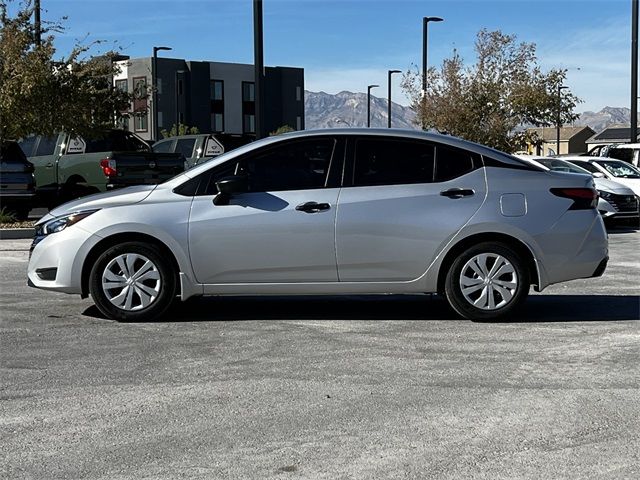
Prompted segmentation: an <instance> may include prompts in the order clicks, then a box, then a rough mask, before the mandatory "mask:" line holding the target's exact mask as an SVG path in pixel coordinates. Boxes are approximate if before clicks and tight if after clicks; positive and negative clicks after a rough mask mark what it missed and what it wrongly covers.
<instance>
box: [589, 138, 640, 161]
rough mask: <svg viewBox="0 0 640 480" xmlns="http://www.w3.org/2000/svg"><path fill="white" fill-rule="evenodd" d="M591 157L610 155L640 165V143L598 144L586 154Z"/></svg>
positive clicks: (609, 156)
mask: <svg viewBox="0 0 640 480" xmlns="http://www.w3.org/2000/svg"><path fill="white" fill-rule="evenodd" d="M586 155H587V156H590V157H608V158H615V159H617V160H622V161H623V162H627V163H630V164H632V165H633V166H635V167H640V143H622V144H612V145H598V146H597V147H593V148H592V149H591V150H589V152H588V153H587V154H586Z"/></svg>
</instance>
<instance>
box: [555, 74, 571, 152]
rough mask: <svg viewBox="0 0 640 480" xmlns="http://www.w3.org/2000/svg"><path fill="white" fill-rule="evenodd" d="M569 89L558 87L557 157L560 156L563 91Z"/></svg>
mask: <svg viewBox="0 0 640 480" xmlns="http://www.w3.org/2000/svg"><path fill="white" fill-rule="evenodd" d="M565 88H569V87H564V86H562V85H558V112H557V117H556V155H560V113H561V112H560V111H561V110H562V96H561V94H562V90H564V89H565Z"/></svg>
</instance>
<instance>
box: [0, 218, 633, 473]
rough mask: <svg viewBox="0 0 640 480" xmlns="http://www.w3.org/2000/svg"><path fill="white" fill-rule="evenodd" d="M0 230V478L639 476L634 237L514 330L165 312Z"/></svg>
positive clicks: (281, 311)
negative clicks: (31, 251) (33, 260)
mask: <svg viewBox="0 0 640 480" xmlns="http://www.w3.org/2000/svg"><path fill="white" fill-rule="evenodd" d="M28 246H29V241H27V240H19V241H10V240H2V241H0V318H1V320H0V477H1V478H7V479H13V478H34V479H43V478H88V479H120V478H136V479H139V478H171V479H173V478H216V479H217V478H229V479H241V478H255V479H265V478H321V479H343V478H344V479H346V478H358V479H360V478H417V479H422V478H443V479H446V478H478V479H485V478H486V479H497V478H505V479H506V478H509V479H512V478H575V479H586V478H599V479H600V478H604V479H619V478H625V479H626V478H640V367H639V365H640V321H639V318H640V232H636V231H625V230H617V231H615V232H613V233H612V234H611V235H610V249H611V252H610V256H611V261H610V264H609V268H608V270H607V272H606V273H605V275H604V276H603V277H601V278H597V279H589V280H577V281H574V282H569V283H565V284H560V285H556V286H553V287H550V288H549V289H547V290H546V291H545V292H543V293H542V294H533V295H532V296H531V297H530V298H529V300H528V302H527V303H526V305H525V309H524V310H523V311H522V312H521V313H520V314H519V315H518V316H517V317H515V318H512V319H510V320H509V321H506V322H501V323H473V322H469V321H466V320H460V319H459V318H457V317H456V316H455V315H454V314H453V313H452V312H451V311H450V310H449V309H448V308H447V306H446V304H445V302H444V301H443V300H441V299H439V298H437V297H430V296H410V297H387V296H361V297H345V298H341V297H322V298H309V297H301V298H282V297H277V298H255V297H237V298H224V299H215V298H206V299H195V300H193V301H189V302H187V303H186V304H182V305H178V306H177V307H176V308H174V309H173V310H172V311H171V313H170V314H169V316H168V317H167V318H164V319H163V320H162V321H159V322H153V323H145V324H139V323H132V324H123V323H117V322H113V321H109V320H105V319H103V318H101V317H100V315H99V313H98V311H97V309H96V308H95V307H93V306H92V302H91V300H90V299H87V300H81V299H80V298H78V297H75V296H73V297H72V296H67V295H61V294H53V293H47V292H43V291H38V290H33V289H30V288H28V287H27V286H26V285H25V282H26V280H25V270H26V265H27V257H28Z"/></svg>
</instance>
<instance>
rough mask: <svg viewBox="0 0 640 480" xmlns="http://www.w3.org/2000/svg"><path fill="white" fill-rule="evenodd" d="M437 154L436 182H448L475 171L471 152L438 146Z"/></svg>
mask: <svg viewBox="0 0 640 480" xmlns="http://www.w3.org/2000/svg"><path fill="white" fill-rule="evenodd" d="M436 151H437V154H436V172H435V181H436V182H446V181H447V180H452V179H454V178H457V177H461V176H462V175H464V174H466V173H469V172H471V171H472V170H473V168H474V167H473V158H472V156H471V153H470V152H467V151H466V150H462V149H459V148H453V147H448V146H444V145H438V148H437V150H436Z"/></svg>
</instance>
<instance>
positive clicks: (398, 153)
mask: <svg viewBox="0 0 640 480" xmlns="http://www.w3.org/2000/svg"><path fill="white" fill-rule="evenodd" d="M597 199H598V195H597V192H596V190H595V188H594V184H593V178H592V177H591V176H589V175H576V174H569V173H563V172H553V171H549V170H548V169H546V168H544V167H540V166H534V165H531V164H529V163H527V162H525V161H522V160H519V159H517V158H515V157H512V156H510V155H507V154H504V153H501V152H498V151H496V150H492V149H489V148H486V147H482V146H480V145H476V144H473V143H469V142H466V141H463V140H460V139H456V138H454V137H450V136H444V135H438V134H430V133H426V132H419V131H403V130H386V129H339V130H317V131H308V132H296V133H291V134H286V135H281V136H277V137H271V138H267V139H263V140H260V141H257V142H255V143H253V144H251V145H247V146H245V147H241V148H238V149H236V150H234V151H232V152H229V153H227V154H224V155H222V156H220V157H218V158H217V159H215V160H212V161H210V162H207V163H205V164H203V165H199V166H197V167H194V168H192V169H190V170H187V171H186V172H184V173H183V174H181V175H179V176H177V177H175V178H173V179H171V180H169V181H167V182H165V183H163V184H161V185H157V186H151V185H148V186H139V187H131V188H128V189H125V190H122V191H119V192H112V193H107V194H103V195H96V196H93V197H90V198H88V199H86V200H83V199H80V200H76V201H74V202H70V203H68V204H66V205H63V206H61V207H60V208H57V209H55V210H54V211H52V212H50V213H49V214H48V215H46V216H45V217H43V218H42V219H41V220H40V221H39V222H38V224H37V232H36V238H35V240H34V243H33V249H32V253H31V259H30V262H29V267H28V278H29V283H30V285H32V286H34V287H37V288H42V289H46V290H54V291H59V292H66V293H74V294H80V295H82V296H87V295H89V294H90V295H91V296H92V298H93V300H94V302H95V303H96V305H97V306H98V308H99V309H100V311H101V312H102V313H104V314H105V315H106V316H107V317H109V318H112V319H119V320H145V319H150V318H154V317H156V316H158V315H160V314H162V313H163V312H164V311H165V310H166V309H167V308H168V307H169V305H170V303H171V302H172V301H173V299H174V298H175V296H176V295H179V296H180V298H181V299H182V300H185V299H187V298H189V297H191V296H194V295H203V294H204V295H227V294H229V295H237V294H244V295H248V294H251V295H254V294H278V295H282V294H362V293H368V294H386V293H398V294H402V293H411V294H415V293H425V292H438V293H441V294H442V295H444V296H445V297H446V298H447V300H448V301H449V304H450V305H451V306H452V307H453V308H454V309H455V311H456V312H458V313H459V314H460V315H462V316H464V317H466V318H471V319H487V318H496V317H501V316H505V315H509V314H510V313H511V312H512V311H513V309H514V308H515V307H517V306H518V305H520V304H521V303H522V302H523V300H524V299H525V297H526V296H527V294H528V292H529V287H530V285H534V286H535V288H536V290H538V291H541V290H543V289H544V288H546V287H547V286H548V285H551V284H553V283H558V282H564V281H566V280H572V279H576V278H588V277H595V276H599V275H602V273H603V271H604V269H605V267H606V263H607V258H608V257H607V234H606V231H605V229H604V225H603V222H602V219H601V218H600V215H599V214H598V212H597V210H596V208H595V207H596V203H597ZM212 315H215V313H212Z"/></svg>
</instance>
